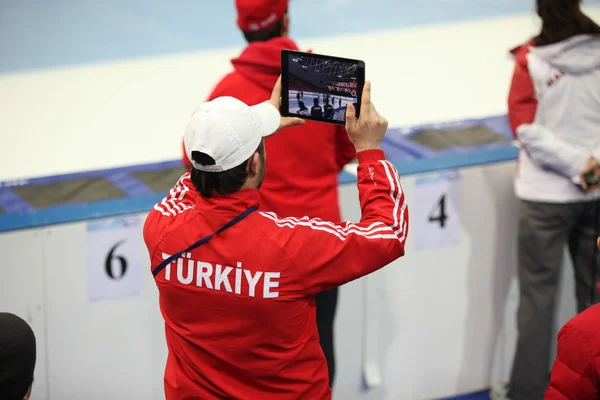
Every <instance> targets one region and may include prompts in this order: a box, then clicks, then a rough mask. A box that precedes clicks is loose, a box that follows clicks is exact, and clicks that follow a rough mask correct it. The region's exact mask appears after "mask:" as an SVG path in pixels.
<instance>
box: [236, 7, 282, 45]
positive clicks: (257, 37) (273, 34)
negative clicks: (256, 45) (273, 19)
mask: <svg viewBox="0 0 600 400" xmlns="http://www.w3.org/2000/svg"><path fill="white" fill-rule="evenodd" d="M284 15H287V10H286V12H285V14H284ZM282 30H283V18H282V19H280V20H279V21H277V23H276V24H275V25H273V26H271V27H269V28H267V29H265V30H262V31H256V32H244V31H242V33H243V34H244V37H245V38H246V41H247V42H248V43H252V42H266V41H267V40H271V39H275V38H278V37H281V31H282Z"/></svg>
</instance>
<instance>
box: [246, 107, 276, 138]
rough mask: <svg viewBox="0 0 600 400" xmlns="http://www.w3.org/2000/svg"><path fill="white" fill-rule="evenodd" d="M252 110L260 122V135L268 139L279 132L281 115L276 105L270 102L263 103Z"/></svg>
mask: <svg viewBox="0 0 600 400" xmlns="http://www.w3.org/2000/svg"><path fill="white" fill-rule="evenodd" d="M250 109H251V110H252V113H253V114H254V115H255V116H256V118H257V119H258V121H260V128H261V132H260V134H261V136H262V137H267V136H270V135H272V134H274V133H275V132H277V130H278V129H279V124H280V123H281V114H279V110H278V109H277V108H275V106H274V105H272V104H271V103H269V102H263V103H260V104H257V105H255V106H252V107H250Z"/></svg>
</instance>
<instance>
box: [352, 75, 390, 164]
mask: <svg viewBox="0 0 600 400" xmlns="http://www.w3.org/2000/svg"><path fill="white" fill-rule="evenodd" d="M387 128H388V121H387V119H385V118H384V117H382V116H381V115H379V113H378V112H377V110H376V109H375V106H374V105H373V103H371V82H365V87H364V88H363V92H362V100H361V102H360V117H359V118H358V119H356V110H355V109H354V106H353V105H352V103H348V105H347V106H346V132H348V137H349V138H350V141H351V142H352V144H354V147H355V148H356V151H357V152H359V151H364V150H373V149H379V148H380V145H381V141H382V140H383V136H384V135H385V132H386V131H387Z"/></svg>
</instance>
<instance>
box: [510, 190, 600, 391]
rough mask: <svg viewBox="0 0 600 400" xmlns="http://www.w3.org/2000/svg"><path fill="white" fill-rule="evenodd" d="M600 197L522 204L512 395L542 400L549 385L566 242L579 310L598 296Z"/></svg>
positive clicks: (583, 308) (522, 202) (524, 202)
mask: <svg viewBox="0 0 600 400" xmlns="http://www.w3.org/2000/svg"><path fill="white" fill-rule="evenodd" d="M597 207H598V206H597V202H594V201H589V202H581V203H569V204H554V203H537V202H529V201H521V204H520V207H519V236H518V278H519V292H520V296H519V309H518V311H517V328H518V332H519V337H518V340H517V349H516V353H515V357H514V361H513V365H512V372H511V377H510V383H509V392H508V397H509V398H510V399H511V400H541V399H543V398H544V393H545V391H546V387H547V385H548V378H549V370H550V350H551V348H550V346H551V343H552V335H553V328H554V315H555V311H556V304H555V303H556V297H557V292H558V284H559V280H560V273H561V268H562V263H563V252H564V249H565V246H568V247H569V254H570V256H571V260H572V262H573V268H574V274H575V296H576V298H577V310H578V312H581V311H583V310H585V309H586V308H587V307H589V306H590V305H591V304H592V303H593V302H595V301H596V300H597V297H596V296H595V295H594V293H595V288H594V286H595V285H594V279H595V278H596V273H595V271H596V270H597V268H598V260H597V255H598V253H597V248H596V233H597V232H596V231H597V224H598V215H597Z"/></svg>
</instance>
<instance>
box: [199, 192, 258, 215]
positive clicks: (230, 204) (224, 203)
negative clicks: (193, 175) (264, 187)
mask: <svg viewBox="0 0 600 400" xmlns="http://www.w3.org/2000/svg"><path fill="white" fill-rule="evenodd" d="M196 194H197V195H198V199H197V200H196V209H202V210H208V211H210V212H215V213H236V214H240V213H242V212H244V211H246V210H247V209H249V208H250V207H258V206H259V204H260V194H259V193H258V190H257V189H241V190H238V191H237V192H235V193H232V194H226V195H216V196H214V197H210V198H204V197H202V196H200V194H199V193H196Z"/></svg>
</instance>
